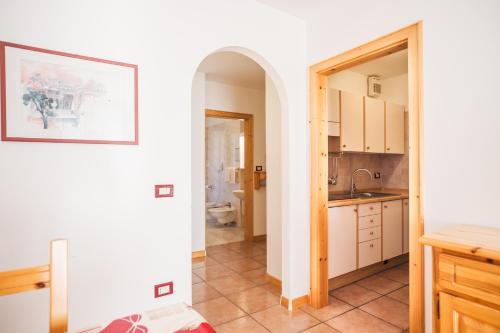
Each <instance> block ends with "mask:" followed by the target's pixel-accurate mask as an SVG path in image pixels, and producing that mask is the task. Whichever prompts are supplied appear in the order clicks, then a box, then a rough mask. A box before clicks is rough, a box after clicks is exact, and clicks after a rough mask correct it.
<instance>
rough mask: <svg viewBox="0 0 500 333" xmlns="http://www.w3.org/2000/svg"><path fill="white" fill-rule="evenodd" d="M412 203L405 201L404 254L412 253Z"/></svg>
mask: <svg viewBox="0 0 500 333" xmlns="http://www.w3.org/2000/svg"><path fill="white" fill-rule="evenodd" d="M409 212H410V202H409V201H408V199H404V200H403V253H408V252H410V215H409Z"/></svg>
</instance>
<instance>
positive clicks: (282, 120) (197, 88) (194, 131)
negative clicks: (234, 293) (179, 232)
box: [191, 46, 288, 294]
mask: <svg viewBox="0 0 500 333" xmlns="http://www.w3.org/2000/svg"><path fill="white" fill-rule="evenodd" d="M220 52H235V53H239V54H242V55H244V56H246V57H248V58H250V59H252V60H253V61H255V62H256V63H257V64H259V65H260V66H261V67H262V69H263V70H264V71H265V73H266V155H267V156H268V157H270V158H267V159H266V169H267V172H268V176H269V179H268V184H267V185H268V186H267V191H268V195H267V199H266V201H267V203H268V205H267V206H268V213H267V216H269V209H270V208H271V207H272V208H273V209H276V200H274V199H276V196H275V195H269V193H270V192H274V193H278V194H279V195H280V198H279V199H280V200H279V208H278V210H279V214H278V216H279V221H275V224H274V225H271V224H270V223H269V222H270V219H269V218H268V223H267V226H266V228H267V232H266V233H267V234H268V237H267V248H268V255H267V261H268V274H270V275H271V276H274V277H277V278H278V279H280V280H281V281H282V294H286V293H285V292H284V291H285V290H286V288H287V278H286V276H287V274H285V272H286V267H285V266H286V261H285V260H283V259H284V258H285V256H286V254H285V253H286V246H285V239H286V237H285V232H286V229H287V223H286V222H285V221H286V220H287V215H288V210H287V208H288V207H287V203H288V187H287V184H288V182H287V181H286V179H287V175H288V162H287V161H288V152H287V149H288V137H287V135H286V133H288V128H286V126H287V125H286V124H288V122H287V118H286V117H287V109H288V102H287V101H288V99H287V96H286V91H285V88H284V85H283V82H282V80H281V78H280V77H279V76H278V74H277V73H276V71H275V70H274V68H273V67H272V66H271V65H270V64H269V63H268V62H267V61H266V60H265V59H264V58H263V57H262V56H260V55H259V54H257V53H256V52H254V51H252V50H249V49H247V48H243V47H237V46H231V47H224V48H220V49H217V50H215V51H214V52H211V53H210V54H208V55H207V56H206V57H204V58H203V59H200V61H199V63H198V64H201V63H202V62H203V60H204V59H206V58H207V57H210V56H211V55H214V54H217V53H220ZM204 87H205V79H204V73H200V72H198V71H197V72H196V73H195V75H194V78H193V82H192V90H191V192H192V195H191V198H192V202H191V213H192V221H191V225H192V241H193V244H192V251H193V252H196V251H200V250H204V249H205V239H204V237H205V179H204V172H205V171H204V167H205V161H204V156H205V155H204V154H205V151H204V149H205V145H204V142H205V122H204V121H205V112H204V110H205V104H204V99H205V95H204ZM271 95H274V96H275V99H274V101H271V100H268V97H269V96H271ZM268 102H269V103H268ZM269 107H270V108H273V110H274V111H273V113H272V114H271V113H270V112H268V108H269ZM276 109H277V110H278V112H277V113H278V114H276ZM234 111H237V110H234ZM268 121H270V122H274V123H273V125H274V126H272V127H271V126H269V124H268ZM269 131H274V133H273V134H277V135H273V139H272V140H274V142H272V143H271V144H270V145H268V144H267V142H268V139H267V137H268V135H267V134H268V133H269ZM270 146H272V147H274V149H275V151H276V148H277V149H278V150H279V155H280V156H279V158H278V159H276V156H272V155H274V154H273V152H270V151H269V149H268V148H270ZM270 154H271V155H270ZM270 159H273V162H271V163H270ZM273 179H274V180H273ZM273 200H274V201H273ZM269 203H270V204H269ZM271 215H272V212H271ZM276 224H277V225H278V226H279V230H278V228H276ZM273 226H274V227H275V228H274V229H273V228H272V227H273ZM277 233H279V241H277V238H278V237H277V236H276V234H277ZM276 242H278V243H276ZM276 251H279V255H277V253H276ZM271 253H272V254H273V256H272V257H271V256H270V254H271ZM273 261H274V262H273ZM276 261H279V263H277V262H276ZM276 264H278V265H279V267H278V268H277V267H276Z"/></svg>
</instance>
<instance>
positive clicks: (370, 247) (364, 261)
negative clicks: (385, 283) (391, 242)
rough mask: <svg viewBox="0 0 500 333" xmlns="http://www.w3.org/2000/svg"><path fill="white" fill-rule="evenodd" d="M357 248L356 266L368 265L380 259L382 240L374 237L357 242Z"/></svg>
mask: <svg viewBox="0 0 500 333" xmlns="http://www.w3.org/2000/svg"><path fill="white" fill-rule="evenodd" d="M358 250H359V262H358V263H359V265H358V268H363V267H366V266H370V265H371V264H375V263H377V262H379V261H381V257H382V255H381V253H382V240H381V239H380V238H379V239H374V240H370V241H367V242H363V243H359V244H358Z"/></svg>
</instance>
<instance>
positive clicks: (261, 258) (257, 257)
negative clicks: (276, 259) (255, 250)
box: [253, 254, 267, 265]
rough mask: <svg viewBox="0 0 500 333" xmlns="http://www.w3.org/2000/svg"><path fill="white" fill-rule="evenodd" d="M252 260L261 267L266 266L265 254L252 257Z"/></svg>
mask: <svg viewBox="0 0 500 333" xmlns="http://www.w3.org/2000/svg"><path fill="white" fill-rule="evenodd" d="M253 260H255V261H257V262H258V263H261V264H262V265H267V254H263V255H260V256H255V257H253Z"/></svg>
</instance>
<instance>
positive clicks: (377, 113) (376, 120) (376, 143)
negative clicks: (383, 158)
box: [365, 97, 385, 153]
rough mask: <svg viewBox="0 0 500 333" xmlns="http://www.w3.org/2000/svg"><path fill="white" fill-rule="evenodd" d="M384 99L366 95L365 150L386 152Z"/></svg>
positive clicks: (368, 151)
mask: <svg viewBox="0 0 500 333" xmlns="http://www.w3.org/2000/svg"><path fill="white" fill-rule="evenodd" d="M384 108H385V103H384V101H381V100H378V99H375V98H370V97H365V151H366V152H367V153H383V152H384V138H385V130H384Z"/></svg>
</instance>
